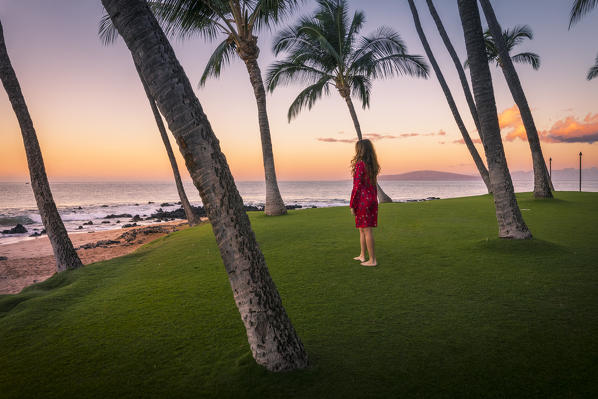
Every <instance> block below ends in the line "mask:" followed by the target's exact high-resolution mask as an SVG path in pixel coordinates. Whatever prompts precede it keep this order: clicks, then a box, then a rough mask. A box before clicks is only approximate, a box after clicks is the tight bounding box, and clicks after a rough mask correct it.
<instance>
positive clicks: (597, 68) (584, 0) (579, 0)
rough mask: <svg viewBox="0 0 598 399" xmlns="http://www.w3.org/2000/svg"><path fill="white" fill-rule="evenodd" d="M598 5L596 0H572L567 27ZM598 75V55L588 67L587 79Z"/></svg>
mask: <svg viewBox="0 0 598 399" xmlns="http://www.w3.org/2000/svg"><path fill="white" fill-rule="evenodd" d="M596 5H598V0H574V1H573V6H572V7H571V16H570V18H569V29H571V27H572V26H573V25H575V24H576V23H577V22H578V21H579V20H580V19H581V18H582V17H583V16H584V15H586V14H587V13H589V12H590V11H592V10H593V9H594V7H596ZM596 76H598V56H596V61H595V63H594V65H593V66H592V67H591V68H590V69H589V71H588V75H587V79H588V80H592V79H594V78H595V77H596Z"/></svg>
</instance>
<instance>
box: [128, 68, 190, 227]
mask: <svg viewBox="0 0 598 399" xmlns="http://www.w3.org/2000/svg"><path fill="white" fill-rule="evenodd" d="M135 68H136V69H137V74H138V75H139V79H140V80H141V84H142V85H143V90H144V91H145V94H146V96H147V100H148V101H149V103H150V107H151V109H152V113H153V114H154V119H155V120H156V125H158V131H159V132H160V137H161V138H162V142H163V143H164V147H165V148H166V154H167V155H168V160H169V161H170V167H171V168H172V174H173V175H174V183H175V184H176V189H177V191H178V193H179V198H180V199H181V205H182V206H183V210H184V211H185V216H186V217H187V222H189V225H190V226H196V225H198V224H199V223H201V219H200V217H199V216H198V215H196V214H195V212H193V208H192V207H191V204H190V203H189V199H188V198H187V194H186V193H185V188H184V187H183V181H182V180H181V174H180V172H179V167H178V165H177V163H176V158H175V157H174V152H173V151H172V146H171V145H170V140H169V139H168V134H167V133H166V127H165V126H164V122H162V116H161V115H160V111H159V110H158V107H157V106H156V101H155V100H154V97H152V93H150V91H149V88H148V87H147V83H145V79H143V75H141V71H140V70H139V66H137V64H135Z"/></svg>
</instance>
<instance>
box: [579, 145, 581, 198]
mask: <svg viewBox="0 0 598 399" xmlns="http://www.w3.org/2000/svg"><path fill="white" fill-rule="evenodd" d="M579 191H581V151H580V152H579Z"/></svg>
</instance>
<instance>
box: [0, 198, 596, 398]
mask: <svg viewBox="0 0 598 399" xmlns="http://www.w3.org/2000/svg"><path fill="white" fill-rule="evenodd" d="M519 204H520V207H521V208H522V212H523V215H524V217H525V220H526V222H527V223H528V225H529V226H530V229H531V230H532V232H533V234H534V239H533V240H529V241H509V240H499V239H497V238H496V237H497V226H496V220H495V216H494V209H493V204H492V200H491V198H490V197H489V196H481V197H472V198H461V199H449V200H440V201H431V202H424V203H407V204H384V205H382V206H381V208H380V216H379V225H380V227H379V228H378V229H377V230H376V240H377V241H376V244H377V251H378V258H379V263H380V266H379V267H378V268H364V267H361V266H359V264H358V263H357V262H355V261H353V260H352V259H351V258H352V257H353V256H356V255H357V254H358V250H359V247H358V245H359V244H358V235H357V232H356V230H355V228H354V224H353V219H352V217H351V216H350V214H349V209H348V208H346V207H345V208H329V209H308V210H299V211H292V212H290V214H289V215H288V216H285V217H265V216H263V215H261V214H257V213H256V214H251V215H250V217H251V220H252V224H253V227H254V230H255V232H256V236H257V239H258V241H259V243H260V246H261V248H262V250H263V252H264V254H265V257H266V260H267V263H268V267H269V269H270V273H271V274H272V276H273V278H274V281H275V282H276V284H277V286H278V289H279V291H280V294H281V296H282V298H283V301H284V305H285V307H286V310H287V312H288V314H289V315H290V317H291V319H292V321H293V324H294V326H295V328H296V330H297V332H298V334H299V335H300V337H301V339H302V340H303V343H304V345H305V348H306V350H307V352H308V354H309V357H310V360H311V367H310V368H309V369H307V370H303V371H297V372H289V373H280V374H276V373H270V372H267V371H266V370H265V369H263V368H262V367H260V366H257V365H256V364H255V362H254V361H253V359H252V357H251V353H250V352H249V347H248V344H247V340H246V336H245V330H244V328H243V325H242V322H241V319H240V317H239V314H238V311H237V309H236V307H235V304H234V301H233V298H232V293H231V289H230V286H229V283H228V279H227V275H226V272H225V271H224V267H223V265H222V261H221V259H220V256H219V253H218V249H217V247H216V244H215V241H214V237H213V235H212V232H211V228H210V226H209V225H203V226H199V227H197V228H193V229H188V230H185V231H180V232H176V233H174V234H171V235H169V236H166V237H163V238H161V239H159V240H157V241H155V242H153V243H151V244H149V245H147V246H145V247H143V248H141V249H140V250H138V251H137V252H135V253H133V254H131V255H129V256H125V257H122V258H117V259H113V260H110V261H106V262H101V263H97V264H94V265H91V266H88V267H85V268H84V269H82V270H78V271H74V272H66V273H62V274H60V275H56V276H54V277H53V278H51V279H50V280H48V281H46V282H43V283H40V284H36V285H34V286H32V287H29V288H27V289H25V290H24V291H23V292H22V293H21V294H19V295H6V296H3V297H0V312H1V313H0V396H1V397H2V398H33V397H38V398H54V397H57V398H66V397H73V398H83V397H85V398H112V397H119V398H128V397H143V398H149V397H155V398H186V397H189V398H197V397H236V398H239V397H255V398H266V397H275V398H320V397H325V398H353V397H380V398H391V397H392V398H394V397H414V396H415V397H418V396H419V397H542V398H545V397H596V395H597V394H598V259H597V258H598V257H597V255H598V194H597V193H565V192H559V193H558V194H557V199H554V200H533V199H531V194H529V193H525V194H521V195H519Z"/></svg>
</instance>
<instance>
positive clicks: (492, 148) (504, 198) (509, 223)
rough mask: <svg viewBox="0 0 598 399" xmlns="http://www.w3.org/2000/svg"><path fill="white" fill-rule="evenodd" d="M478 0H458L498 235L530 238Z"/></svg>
mask: <svg viewBox="0 0 598 399" xmlns="http://www.w3.org/2000/svg"><path fill="white" fill-rule="evenodd" d="M476 1H477V0H458V4H459V15H460V17H461V24H462V25H463V32H464V36H465V46H466V48H467V57H468V59H469V62H470V66H469V69H470V73H471V85H472V86H473V94H474V97H475V102H476V104H477V110H478V116H479V118H480V127H481V129H482V130H481V134H482V136H483V137H484V149H485V151H486V162H487V164H488V171H489V174H490V184H491V185H492V193H493V197H494V206H495V208H496V219H497V221H498V235H499V237H502V238H515V239H526V238H531V236H532V235H531V233H530V231H529V230H528V228H527V226H526V224H525V221H524V220H523V217H522V216H521V211H520V210H519V206H518V205H517V199H516V198H515V192H514V190H513V182H512V181H511V175H510V174H509V167H508V166H507V159H506V157H505V152H504V148H503V145H502V138H501V136H500V127H499V125H498V114H497V112H496V103H495V99H494V89H493V87H492V76H491V75H490V68H489V66H488V58H487V57H486V48H485V45H484V37H483V33H482V23H481V21H480V14H479V11H478V5H477V2H476Z"/></svg>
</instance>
